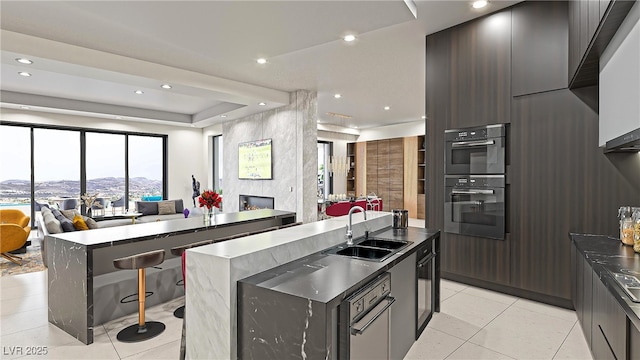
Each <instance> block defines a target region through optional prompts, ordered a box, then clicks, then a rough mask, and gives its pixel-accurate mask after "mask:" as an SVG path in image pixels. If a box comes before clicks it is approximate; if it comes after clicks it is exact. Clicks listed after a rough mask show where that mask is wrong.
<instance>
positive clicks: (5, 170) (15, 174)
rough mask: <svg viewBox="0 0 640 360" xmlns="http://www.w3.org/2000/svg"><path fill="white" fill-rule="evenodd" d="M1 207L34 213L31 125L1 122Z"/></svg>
mask: <svg viewBox="0 0 640 360" xmlns="http://www.w3.org/2000/svg"><path fill="white" fill-rule="evenodd" d="M0 156H1V157H2V160H1V162H0V167H1V168H2V171H0V208H2V209H19V210H21V211H22V212H24V213H25V215H27V216H31V129H29V128H22V127H15V126H0Z"/></svg>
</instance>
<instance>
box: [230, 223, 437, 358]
mask: <svg viewBox="0 0 640 360" xmlns="http://www.w3.org/2000/svg"><path fill="white" fill-rule="evenodd" d="M439 236H440V233H439V231H429V230H427V229H422V228H408V229H406V230H393V229H391V228H385V229H382V230H380V231H377V232H374V233H371V234H369V239H374V240H373V241H375V242H378V243H380V242H381V240H382V242H384V244H392V245H394V244H395V245H394V246H400V245H401V244H403V243H407V245H404V246H402V247H400V248H399V250H398V251H397V252H396V253H392V255H391V256H389V257H388V258H386V259H385V258H384V257H383V258H381V259H380V260H375V259H363V258H358V257H354V256H344V255H339V254H336V252H335V251H334V249H332V248H330V249H328V250H325V251H320V252H317V253H314V254H312V255H309V256H306V257H304V258H302V259H299V260H296V261H293V262H290V263H287V264H285V265H282V266H279V267H277V268H274V269H270V270H267V271H265V272H262V273H260V274H257V275H254V276H251V277H249V278H246V279H243V280H241V281H240V282H239V285H238V357H239V358H242V359H263V358H280V359H283V358H287V359H305V358H311V359H348V358H353V357H354V354H353V351H358V350H359V351H360V352H359V354H360V356H356V357H357V358H387V356H388V357H389V358H393V359H396V358H403V357H404V356H405V355H406V353H407V351H408V350H409V348H410V347H411V345H412V344H413V342H414V341H415V339H416V330H417V329H416V321H415V320H416V295H417V293H416V291H417V278H416V251H417V250H418V249H420V248H425V247H427V248H428V251H433V249H434V248H435V247H437V246H438V244H437V242H438V241H439ZM387 240H388V241H387ZM365 241H366V239H359V240H358V241H356V242H355V244H354V245H356V246H360V245H361V244H363V243H364V242H365ZM427 245H428V246H427ZM365 246H366V245H365ZM345 248H348V247H347V246H346V245H340V246H337V247H335V249H345ZM369 248H371V247H369ZM387 275H390V276H387ZM385 276H386V277H385ZM386 278H388V279H387V280H384V279H386ZM379 279H383V281H388V283H387V284H386V285H385V288H386V289H387V290H388V297H387V298H388V299H392V300H390V301H391V302H390V303H389V306H388V308H389V319H388V320H384V319H383V320H378V316H376V317H373V316H372V315H373V314H376V313H377V312H378V311H375V309H379V308H383V305H384V300H386V299H385V298H384V297H385V294H384V293H376V294H375V295H365V298H364V299H365V301H366V302H370V304H364V303H361V302H357V301H356V302H355V305H354V306H356V307H357V308H353V306H352V305H351V303H349V302H346V301H345V300H347V299H348V298H350V297H352V295H353V294H355V295H356V296H355V298H356V299H358V298H359V297H358V296H357V295H358V294H363V293H367V291H368V290H367V289H369V287H368V286H367V285H368V284H372V283H373V284H375V283H376V281H380V280H379ZM438 279H439V275H438V273H436V274H434V277H433V282H434V284H436V283H438ZM434 290H435V289H434ZM435 292H438V293H439V291H437V290H436V291H435ZM436 302H437V300H436ZM377 304H380V305H378V306H376V305H377ZM368 305H370V306H369V308H370V309H371V311H370V312H369V313H370V314H369V315H368V314H367V311H366V310H365V308H366V307H367V306H368ZM350 307H351V309H350ZM374 307H375V309H374ZM349 311H352V312H354V314H353V315H355V316H354V317H356V318H360V319H363V320H362V323H367V325H364V326H353V327H351V326H350V321H349V320H350V316H349V315H348V314H347V313H348V312H349ZM383 311H384V310H381V311H380V312H379V313H378V315H379V314H381V313H382V312H383ZM380 319H382V318H380ZM369 320H370V321H369ZM385 321H386V322H388V324H385ZM378 322H381V323H382V326H381V327H379V329H380V331H378V333H376V330H373V329H374V326H375V324H377V323H378ZM372 324H373V325H372ZM360 325H362V324H360ZM368 326H371V328H370V329H367V330H366V331H365V330H364V329H363V331H362V332H361V333H358V334H357V335H356V336H352V333H353V332H352V329H353V328H356V327H358V328H366V327H368ZM385 328H387V329H390V331H391V332H392V333H389V331H385ZM385 334H386V335H385ZM354 343H359V344H362V345H364V346H365V347H366V348H368V350H367V349H363V348H362V347H360V349H357V347H358V346H351V345H353V344H354ZM359 344H358V345H359ZM350 348H351V350H350ZM363 350H364V352H365V353H366V355H363Z"/></svg>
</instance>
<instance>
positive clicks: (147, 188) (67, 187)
mask: <svg viewBox="0 0 640 360" xmlns="http://www.w3.org/2000/svg"><path fill="white" fill-rule="evenodd" d="M124 184H125V181H124V178H122V177H119V178H116V177H105V178H98V179H91V180H87V192H88V193H90V194H95V193H98V194H99V195H98V196H99V197H103V198H105V199H108V200H112V199H113V200H115V199H118V198H120V197H121V196H123V195H124ZM161 193H162V181H161V180H151V179H147V178H144V177H136V178H130V179H129V195H130V198H132V199H135V198H141V197H142V196H145V195H160V194H161ZM79 196H80V181H79V180H53V181H36V182H35V198H36V199H37V200H45V199H50V198H61V197H79ZM30 202H31V183H30V181H29V180H16V179H11V180H3V181H1V182H0V203H5V204H6V203H10V204H16V203H24V204H28V203H30Z"/></svg>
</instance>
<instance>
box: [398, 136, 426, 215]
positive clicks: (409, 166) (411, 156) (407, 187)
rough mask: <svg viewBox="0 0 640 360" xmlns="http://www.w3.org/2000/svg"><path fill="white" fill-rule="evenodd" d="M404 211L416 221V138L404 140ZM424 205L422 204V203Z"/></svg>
mask: <svg viewBox="0 0 640 360" xmlns="http://www.w3.org/2000/svg"><path fill="white" fill-rule="evenodd" d="M403 190H404V191H403V196H404V207H403V208H404V209H406V210H408V211H409V217H411V218H415V219H418V218H419V217H418V137H417V136H410V137H405V138H404V186H403ZM423 205H424V203H423Z"/></svg>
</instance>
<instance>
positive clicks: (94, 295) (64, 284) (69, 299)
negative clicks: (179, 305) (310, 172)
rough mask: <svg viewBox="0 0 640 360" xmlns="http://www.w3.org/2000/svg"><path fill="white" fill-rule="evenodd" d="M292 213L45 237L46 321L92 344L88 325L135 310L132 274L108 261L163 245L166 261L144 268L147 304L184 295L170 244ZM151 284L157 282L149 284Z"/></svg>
mask: <svg viewBox="0 0 640 360" xmlns="http://www.w3.org/2000/svg"><path fill="white" fill-rule="evenodd" d="M295 216H296V214H295V213H293V212H288V211H279V210H254V211H245V212H239V213H226V214H218V215H216V216H215V217H214V219H213V221H212V222H211V224H210V225H204V222H203V219H202V218H201V217H195V218H187V219H176V220H166V221H159V222H152V223H147V224H136V225H126V226H117V227H111V228H104V229H94V230H88V231H75V232H69V233H61V234H55V235H49V236H47V239H46V241H47V254H46V256H47V263H48V264H49V267H48V288H49V291H48V306H49V311H48V319H49V322H50V323H52V324H54V325H56V326H57V327H59V328H61V329H62V330H64V331H65V332H67V333H68V334H70V335H72V336H73V337H75V338H77V339H78V340H80V341H81V342H83V343H85V344H91V343H92V342H93V327H94V326H95V325H99V324H102V323H104V322H106V321H109V320H111V319H115V318H118V317H121V316H124V315H128V314H132V313H135V312H136V311H137V303H136V302H135V301H133V302H129V303H122V302H121V300H124V298H131V296H132V295H133V296H134V298H135V294H137V288H138V286H137V272H136V271H123V270H117V269H116V268H115V267H114V266H113V260H114V259H116V258H119V257H123V256H129V255H133V254H138V253H142V252H146V251H151V250H159V249H164V250H165V251H166V256H165V261H164V263H162V264H161V265H159V266H158V267H157V268H150V269H148V271H147V284H148V285H149V286H148V290H149V291H154V292H155V293H154V296H151V297H149V298H147V301H146V302H147V306H153V305H155V304H159V303H162V302H166V301H169V300H171V299H173V298H175V297H178V296H181V295H182V294H183V290H182V286H176V283H177V282H178V281H179V280H180V279H182V271H181V261H180V258H178V257H175V256H172V255H171V248H172V247H175V246H180V245H186V244H190V243H194V242H197V241H202V240H210V239H212V240H215V239H218V238H222V237H226V236H230V235H234V234H239V233H244V232H251V231H259V230H262V229H267V228H270V227H273V226H280V225H285V224H289V223H294V222H295ZM153 284H157V285H156V286H153Z"/></svg>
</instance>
